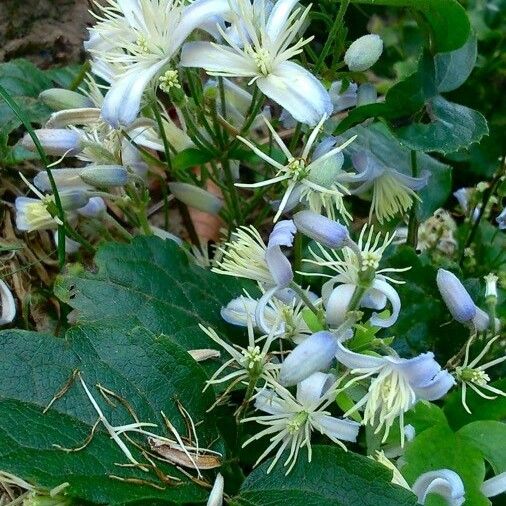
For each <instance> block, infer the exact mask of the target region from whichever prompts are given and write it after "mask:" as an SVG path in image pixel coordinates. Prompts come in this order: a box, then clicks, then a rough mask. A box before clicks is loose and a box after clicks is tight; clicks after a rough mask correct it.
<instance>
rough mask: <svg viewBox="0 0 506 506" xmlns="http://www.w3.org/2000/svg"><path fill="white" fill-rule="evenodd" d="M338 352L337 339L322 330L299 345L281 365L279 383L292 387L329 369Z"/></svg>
mask: <svg viewBox="0 0 506 506" xmlns="http://www.w3.org/2000/svg"><path fill="white" fill-rule="evenodd" d="M336 352H337V338H336V336H335V335H334V334H332V333H331V332H327V331H326V330H322V331H320V332H317V333H316V334H313V335H312V336H310V337H308V338H307V339H306V340H305V341H303V342H302V343H301V344H299V345H297V346H296V347H295V348H294V349H293V351H292V352H291V353H290V354H289V355H288V357H286V359H285V360H284V362H283V363H282V365H281V370H280V373H279V382H280V383H281V384H282V385H284V386H292V385H296V384H297V383H300V382H301V381H303V380H305V379H306V378H308V377H309V376H311V375H312V374H313V373H315V372H318V371H322V370H324V369H327V368H328V367H329V366H330V364H331V363H332V360H333V358H334V355H335V354H336Z"/></svg>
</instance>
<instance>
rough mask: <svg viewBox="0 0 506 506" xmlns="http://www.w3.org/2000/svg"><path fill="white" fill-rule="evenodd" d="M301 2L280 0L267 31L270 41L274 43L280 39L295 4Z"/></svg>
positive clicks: (273, 9) (276, 4)
mask: <svg viewBox="0 0 506 506" xmlns="http://www.w3.org/2000/svg"><path fill="white" fill-rule="evenodd" d="M298 1H299V0H278V1H277V2H276V3H275V4H274V7H273V8H272V11H271V14H270V16H269V19H268V20H267V26H266V27H265V31H266V33H267V35H268V36H269V37H270V39H271V40H272V41H273V40H275V39H277V38H278V36H279V35H280V33H281V30H282V28H283V27H284V25H285V23H286V21H287V19H288V18H289V16H290V14H291V12H292V10H293V8H294V6H295V4H296V3H297V2H298Z"/></svg>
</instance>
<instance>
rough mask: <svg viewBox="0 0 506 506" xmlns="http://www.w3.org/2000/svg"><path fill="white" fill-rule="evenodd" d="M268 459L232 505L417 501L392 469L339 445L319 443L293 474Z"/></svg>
mask: <svg viewBox="0 0 506 506" xmlns="http://www.w3.org/2000/svg"><path fill="white" fill-rule="evenodd" d="M268 466H269V462H266V463H264V464H263V465H261V466H260V467H259V468H258V469H256V470H255V471H253V472H252V473H251V474H250V475H249V476H248V477H247V478H246V481H245V482H244V483H243V485H242V487H241V490H240V492H239V495H238V496H237V497H235V498H234V499H233V500H232V505H233V506H278V505H279V506H281V505H286V504H290V506H350V505H353V506H378V505H379V504H381V506H407V505H411V504H416V497H415V496H414V495H413V494H412V493H411V492H409V491H407V490H405V489H403V488H401V487H398V486H396V485H392V484H391V483H390V480H391V478H392V475H391V472H390V471H389V470H388V469H386V468H385V467H383V466H381V465H380V464H377V463H375V462H374V461H372V460H370V459H368V458H366V457H362V456H361V455H357V454H355V453H351V452H345V451H343V450H341V449H340V448H337V447H331V446H315V447H314V448H313V458H312V461H311V462H310V463H309V462H307V458H306V454H305V452H302V453H301V455H299V460H298V462H297V464H296V466H295V467H294V469H293V470H292V471H291V473H290V474H289V475H288V476H285V472H286V469H285V468H284V467H283V466H282V465H277V466H276V467H275V468H274V469H273V471H272V472H271V473H270V474H267V473H266V470H267V467H268Z"/></svg>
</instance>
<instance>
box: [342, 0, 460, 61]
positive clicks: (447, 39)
mask: <svg viewBox="0 0 506 506" xmlns="http://www.w3.org/2000/svg"><path fill="white" fill-rule="evenodd" d="M351 2H352V3H358V4H370V5H391V6H393V7H407V8H410V9H414V10H416V11H418V12H420V13H421V14H423V16H424V17H425V19H426V20H427V22H428V24H429V25H430V27H431V31H432V38H433V42H434V47H435V49H436V51H437V52H446V51H453V50H455V49H458V48H459V47H460V46H462V45H463V44H464V43H465V42H466V40H467V38H468V37H469V32H470V24H469V19H468V17H467V14H466V11H465V10H464V8H463V7H462V6H461V5H460V4H459V2H458V1H457V0H351Z"/></svg>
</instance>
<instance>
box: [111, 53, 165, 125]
mask: <svg viewBox="0 0 506 506" xmlns="http://www.w3.org/2000/svg"><path fill="white" fill-rule="evenodd" d="M168 61H169V59H168V58H165V59H163V60H162V61H159V62H157V63H156V64H154V65H150V66H146V65H143V66H138V67H134V68H132V70H130V71H129V72H127V73H126V74H124V75H123V76H120V77H119V78H118V79H117V80H116V81H115V82H113V83H112V85H111V88H110V89H109V91H108V93H107V95H106V96H105V99H104V104H103V106H102V118H104V120H105V121H107V123H109V124H110V125H111V126H112V127H114V128H119V127H120V126H121V125H123V126H128V125H130V124H131V123H132V122H133V121H134V120H135V118H137V115H138V114H139V110H140V107H141V99H142V95H143V94H144V90H145V89H146V87H147V86H148V84H149V82H150V81H151V79H153V77H154V76H155V75H156V74H157V73H158V72H159V71H160V70H161V68H162V67H163V66H164V65H165V64H166V63H167V62H168Z"/></svg>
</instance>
